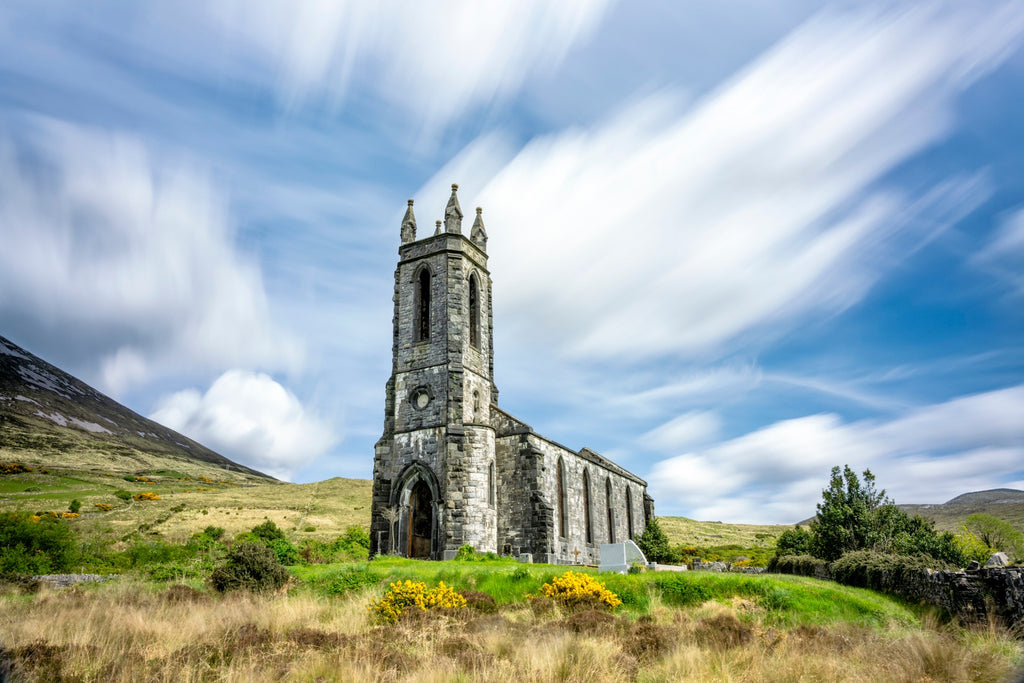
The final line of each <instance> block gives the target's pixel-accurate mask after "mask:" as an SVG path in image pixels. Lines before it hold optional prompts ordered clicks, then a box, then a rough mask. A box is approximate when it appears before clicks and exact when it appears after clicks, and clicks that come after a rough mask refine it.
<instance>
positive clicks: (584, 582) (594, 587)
mask: <svg viewBox="0 0 1024 683" xmlns="http://www.w3.org/2000/svg"><path fill="white" fill-rule="evenodd" d="M541 591H542V592H543V593H544V597H546V598H550V599H551V600H555V601H557V602H560V603H562V604H563V605H565V606H566V607H590V608H594V607H603V608H605V609H615V608H616V607H618V606H619V605H621V604H622V601H621V600H619V597H618V596H617V595H615V593H612V592H611V591H610V590H608V589H607V588H605V585H604V584H603V583H601V582H600V581H598V580H597V579H595V578H594V577H593V576H590V575H589V574H583V573H581V572H574V571H567V572H566V573H564V574H562V575H561V576H556V577H554V578H553V579H551V583H545V584H544V585H543V586H541Z"/></svg>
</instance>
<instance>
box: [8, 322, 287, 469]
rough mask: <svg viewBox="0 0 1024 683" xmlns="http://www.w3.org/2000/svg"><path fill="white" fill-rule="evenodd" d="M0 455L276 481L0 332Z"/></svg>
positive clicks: (44, 462) (32, 461)
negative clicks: (127, 405) (148, 415)
mask: <svg viewBox="0 0 1024 683" xmlns="http://www.w3.org/2000/svg"><path fill="white" fill-rule="evenodd" d="M0 461H7V462H20V463H24V464H28V465H37V466H51V467H62V468H68V469H75V470H81V471H96V472H109V473H116V474H137V473H144V472H152V471H160V470H173V471H175V472H179V473H182V474H185V475H188V476H195V477H199V476H206V477H210V478H216V479H222V480H226V481H233V482H236V483H243V482H268V481H275V480H274V479H273V478H272V477H268V476H267V475H265V474H263V473H261V472H257V471H256V470H253V469H250V468H248V467H244V466H242V465H239V464H238V463H235V462H232V461H231V460H228V459H227V458H225V457H224V456H222V455H220V454H218V453H215V452H214V451H211V450H210V449H209V448H206V447H205V446H202V445H201V444H198V443H196V442H195V441H192V440H191V439H189V438H188V437H185V436H182V435H181V434H179V433H177V432H175V431H173V430H171V429H168V428H167V427H164V426H162V425H159V424H157V423H156V422H153V421H152V420H148V419H146V418H144V417H142V416H141V415H139V414H137V413H135V412H133V411H131V410H129V409H128V408H125V407H124V406H122V405H121V404H119V403H117V402H116V401H114V400H113V399H111V398H109V397H107V396H104V395H103V394H101V393H100V392H98V391H96V390H95V389H93V388H92V387H90V386H89V385H87V384H85V383H84V382H82V381H80V380H78V379H76V378H74V377H72V376H71V375H69V374H67V373H66V372H64V371H62V370H60V369H59V368H56V367H54V366H53V365H50V364H49V363H47V362H46V361H44V360H42V359H40V358H38V357H36V356H34V355H32V354H31V353H29V352H28V351H26V350H25V349H22V348H21V347H19V346H17V345H15V344H14V343H12V342H11V341H9V340H7V339H5V338H4V337H0Z"/></svg>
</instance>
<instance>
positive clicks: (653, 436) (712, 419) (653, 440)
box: [640, 410, 722, 451]
mask: <svg viewBox="0 0 1024 683" xmlns="http://www.w3.org/2000/svg"><path fill="white" fill-rule="evenodd" d="M721 427H722V420H721V418H720V417H718V415H717V414H716V413H714V412H711V411H707V410H691V411H689V412H686V413H683V414H682V415H680V416H678V417H675V418H673V419H671V420H669V421H668V422H666V423H665V424H662V425H659V426H657V427H655V428H654V429H652V430H651V431H649V432H647V433H646V434H644V435H643V436H641V437H640V440H641V441H642V442H643V443H645V444H646V445H648V446H650V447H651V448H655V449H657V450H660V451H677V450H678V449H680V448H683V447H684V446H689V445H691V444H694V443H700V442H705V441H708V440H709V439H714V438H716V437H717V436H718V432H719V430H720V429H721Z"/></svg>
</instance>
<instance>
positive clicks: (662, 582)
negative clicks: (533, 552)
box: [291, 558, 919, 628]
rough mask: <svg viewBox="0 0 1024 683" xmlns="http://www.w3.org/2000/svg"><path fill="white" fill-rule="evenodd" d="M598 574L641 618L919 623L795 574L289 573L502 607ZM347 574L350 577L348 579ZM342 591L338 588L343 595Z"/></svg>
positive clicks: (312, 583)
mask: <svg viewBox="0 0 1024 683" xmlns="http://www.w3.org/2000/svg"><path fill="white" fill-rule="evenodd" d="M570 569H571V570H573V571H582V572H586V573H591V574H595V575H597V576H598V578H599V579H600V580H601V581H602V582H604V583H605V585H606V586H607V588H608V589H609V590H611V591H612V592H614V593H616V594H617V595H618V596H619V598H620V599H621V600H622V601H623V608H624V609H625V610H626V611H628V612H631V613H636V614H644V613H647V612H648V611H649V609H650V608H651V605H652V604H653V603H654V601H655V600H657V601H660V603H661V604H664V605H666V606H670V607H694V606H699V605H702V604H705V603H707V602H718V603H721V604H724V605H730V604H734V603H735V602H736V601H737V600H739V601H746V602H748V603H750V604H751V605H752V609H756V610H757V611H758V612H759V613H760V615H761V617H762V618H764V619H765V620H766V621H767V622H768V623H771V624H773V625H777V626H780V627H785V628H792V627H795V626H799V625H817V626H827V625H830V624H835V623H840V622H843V623H851V624H856V625H859V626H866V627H871V628H888V627H892V626H909V625H916V624H919V614H918V612H917V608H914V607H911V606H908V605H906V604H904V603H902V602H901V601H899V600H898V599H894V598H891V597H888V596H885V595H882V594H880V593H875V592H873V591H869V590H865V589H860V588H851V587H848V586H841V585H839V584H835V583H832V582H828V581H819V580H817V579H811V578H806V577H798V576H783V575H775V574H772V575H748V574H718V573H712V572H692V573H687V572H679V573H675V572H647V573H643V574H631V575H620V574H597V572H596V570H593V569H588V568H585V567H569V566H554V565H523V564H519V563H517V562H515V561H511V560H490V561H482V562H460V561H450V562H426V561H419V560H408V559H399V558H378V559H375V560H372V561H370V562H358V563H352V564H350V565H313V566H296V567H292V568H291V571H292V573H293V574H295V575H296V576H297V577H298V578H299V579H301V580H302V581H303V582H304V583H305V584H306V588H307V589H308V590H312V591H314V592H318V593H330V592H331V591H330V590H328V589H327V588H328V587H329V586H330V585H331V584H332V582H333V581H338V582H340V583H344V582H345V581H347V580H348V579H349V578H350V577H351V576H352V575H353V574H357V575H358V577H359V580H358V581H357V582H354V585H353V588H357V587H363V586H367V585H370V586H372V585H376V586H377V587H378V590H380V591H381V592H383V590H384V589H385V588H386V586H387V585H388V584H389V583H391V582H393V581H403V580H406V579H408V580H411V581H423V582H425V583H427V585H428V586H436V585H437V584H438V583H439V582H441V581H444V582H445V584H447V585H449V586H452V587H454V588H455V589H456V590H475V591H481V592H483V593H487V594H488V595H490V596H491V597H493V598H494V600H495V602H497V603H498V604H499V605H504V604H514V603H523V602H525V601H526V600H528V596H530V595H540V594H541V586H542V584H544V583H545V582H548V581H550V580H551V579H552V578H553V577H555V576H558V575H560V574H562V573H563V572H565V571H567V570H570ZM346 575H347V576H346ZM341 592H344V591H337V593H341Z"/></svg>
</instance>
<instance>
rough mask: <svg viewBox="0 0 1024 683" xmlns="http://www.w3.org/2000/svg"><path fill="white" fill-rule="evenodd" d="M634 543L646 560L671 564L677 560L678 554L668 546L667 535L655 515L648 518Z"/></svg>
mask: <svg viewBox="0 0 1024 683" xmlns="http://www.w3.org/2000/svg"><path fill="white" fill-rule="evenodd" d="M636 544H637V547H639V548H640V550H641V552H643V554H644V557H646V558H647V561H648V562H660V563H662V564H671V563H673V562H678V561H679V556H678V555H676V554H675V553H673V552H672V549H671V548H670V547H669V545H668V536H666V535H665V532H664V531H662V530H661V525H660V524H658V518H657V517H651V519H650V520H648V522H647V526H646V527H644V532H643V533H642V534H640V536H639V537H638V538H637V539H636Z"/></svg>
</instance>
